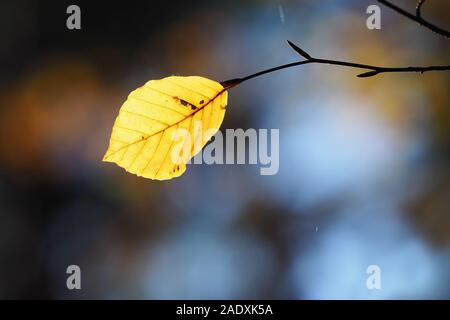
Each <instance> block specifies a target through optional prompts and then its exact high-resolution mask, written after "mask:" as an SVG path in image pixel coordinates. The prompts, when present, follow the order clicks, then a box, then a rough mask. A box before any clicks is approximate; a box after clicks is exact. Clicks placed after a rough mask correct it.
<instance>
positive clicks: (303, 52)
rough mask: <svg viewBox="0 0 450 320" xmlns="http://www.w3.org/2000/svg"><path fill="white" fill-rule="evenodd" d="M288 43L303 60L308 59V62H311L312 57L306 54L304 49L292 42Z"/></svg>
mask: <svg viewBox="0 0 450 320" xmlns="http://www.w3.org/2000/svg"><path fill="white" fill-rule="evenodd" d="M287 43H288V44H289V46H290V47H291V48H292V49H294V50H295V51H296V52H297V53H298V54H300V55H301V56H302V57H303V58H305V59H307V60H311V59H312V57H311V56H310V55H309V54H308V53H306V51H304V50H303V49H300V48H299V47H298V46H296V45H295V44H293V43H292V42H291V41H289V40H287Z"/></svg>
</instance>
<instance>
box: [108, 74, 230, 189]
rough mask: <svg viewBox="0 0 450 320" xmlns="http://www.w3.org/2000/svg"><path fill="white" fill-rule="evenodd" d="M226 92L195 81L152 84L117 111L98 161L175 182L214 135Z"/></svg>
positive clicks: (200, 79)
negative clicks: (105, 147) (105, 145)
mask: <svg viewBox="0 0 450 320" xmlns="http://www.w3.org/2000/svg"><path fill="white" fill-rule="evenodd" d="M226 105H227V91H226V89H225V88H224V87H223V86H222V85H221V84H220V83H218V82H216V81H213V80H210V79H207V78H203V77H197V76H191V77H177V76H172V77H167V78H164V79H161V80H151V81H149V82H147V83H146V84H145V85H144V86H142V87H140V88H138V89H136V90H134V91H132V92H131V93H130V94H129V96H128V98H127V100H126V101H125V103H124V104H123V105H122V107H121V108H120V111H119V115H118V116H117V118H116V121H115V123H114V126H113V129H112V134H111V138H110V142H109V147H108V150H107V151H106V154H105V156H104V157H103V161H106V162H113V163H116V164H117V165H119V166H120V167H122V168H124V169H125V170H126V171H128V172H130V173H133V174H136V175H138V176H142V177H145V178H150V179H156V180H167V179H172V178H175V177H178V176H180V175H182V174H183V173H184V171H185V170H186V163H187V162H188V161H189V160H190V159H191V158H192V157H193V156H194V155H195V154H196V153H198V152H199V151H200V150H201V149H202V148H203V146H204V145H205V144H206V143H207V142H208V141H209V140H210V139H211V137H212V136H213V135H214V134H215V133H216V132H217V130H219V128H220V125H221V124H222V121H223V118H224V116H225V107H226Z"/></svg>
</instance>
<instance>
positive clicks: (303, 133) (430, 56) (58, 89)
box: [0, 0, 450, 299]
mask: <svg viewBox="0 0 450 320" xmlns="http://www.w3.org/2000/svg"><path fill="white" fill-rule="evenodd" d="M394 2H395V3H396V4H398V5H400V6H402V7H403V8H405V9H407V10H409V11H411V12H413V11H414V8H415V1H412V0H408V1H406V0H405V1H401V0H398V1H394ZM70 4H77V5H79V6H80V8H81V27H82V29H81V30H78V31H77V30H68V29H67V28H66V19H67V17H68V14H66V8H67V7H68V6H69V5H70ZM371 4H376V1H374V0H363V1H361V0H339V1H336V0H320V1H307V0H303V1H302V0H292V1H288V0H271V1H269V0H252V1H251V0H249V1H214V0H207V1H195V2H194V1H192V2H191V3H190V2H188V1H131V0H129V1H116V2H111V1H81V0H76V1H70V2H69V1H58V2H55V1H31V0H29V1H25V0H18V1H12V0H11V1H6V0H4V1H1V3H0V26H1V28H0V39H1V43H2V44H1V46H0V104H1V107H0V147H1V149H0V150H1V151H0V298H7V299H11V298H56V299H77V298H87V299H94V298H97V299H128V298H133V299H134V298H136V299H176V298H179V299H198V298H201V299H215V298H220V299H241V298H242V299H396V298H400V299H422V298H423V299H432V298H438V299H442V298H445V299H449V298H450V210H449V207H450V179H449V169H450V168H449V155H450V148H449V147H450V143H449V142H450V130H449V129H450V106H449V101H450V97H449V95H450V91H449V84H450V81H449V80H450V73H448V72H442V73H425V74H423V75H420V74H384V75H379V76H377V77H373V78H367V79H359V78H356V74H358V72H360V70H356V69H344V68H340V67H335V66H323V65H307V66H302V67H299V68H292V69H288V70H284V71H281V72H278V73H272V74H270V75H267V76H264V77H261V78H258V79H255V80H252V81H249V82H246V83H245V84H243V85H241V86H239V87H237V88H235V89H233V90H231V91H230V94H229V105H228V107H227V114H226V117H225V121H224V123H223V125H222V129H226V128H231V129H236V128H243V129H247V128H257V129H258V128H268V129H270V128H278V129H279V130H280V168H279V173H278V174H277V175H274V176H260V175H259V166H255V165H210V166H208V165H191V166H188V169H187V171H186V173H185V174H184V175H183V176H181V177H180V178H177V179H174V180H171V181H164V182H159V181H152V180H147V179H143V178H139V177H137V176H134V175H131V174H127V173H126V172H125V171H124V170H123V169H121V168H120V167H118V166H116V165H114V164H111V163H104V162H102V161H101V159H102V157H103V155H104V153H105V151H106V149H107V146H108V142H109V136H110V133H111V128H112V125H113V122H114V119H115V117H116V116H117V114H118V110H119V108H120V106H121V105H122V103H123V102H124V100H125V99H126V96H127V95H128V93H129V92H130V91H132V90H133V89H135V88H137V87H139V86H141V85H142V84H143V83H145V82H146V81H148V80H150V79H158V78H163V77H166V76H169V75H201V76H205V77H208V78H211V79H215V80H217V81H223V80H227V79H230V78H235V77H239V76H244V75H247V74H249V73H253V72H256V71H259V70H262V69H265V68H269V67H273V66H276V65H279V64H284V63H289V62H294V61H297V60H299V56H298V55H297V54H296V53H295V52H293V51H292V50H291V49H290V48H289V47H288V46H287V45H286V42H285V41H286V40H287V39H290V40H291V41H293V42H294V43H297V44H298V45H299V46H301V47H302V48H303V49H305V50H306V51H308V52H309V53H310V54H311V55H313V56H316V57H321V58H329V59H339V60H348V61H354V62H361V63H367V64H374V65H382V66H410V65H429V64H448V63H449V60H448V57H449V56H450V55H449V53H450V46H449V42H448V40H446V39H445V38H442V37H440V36H438V35H436V34H433V33H432V32H430V31H428V30H427V29H424V28H422V27H420V26H418V25H416V24H415V23H414V22H412V21H409V20H407V19H405V18H404V17H402V16H399V15H398V14H396V13H394V12H393V11H392V10H389V9H387V8H385V7H381V30H368V29H367V28H366V19H367V17H368V14H366V9H367V7H368V6H369V5H371ZM449 12H450V3H449V1H446V0H434V1H429V2H428V3H426V5H425V6H424V9H423V16H424V17H426V18H427V19H429V20H431V21H433V22H434V23H436V24H437V25H439V26H441V27H444V28H446V29H450V22H449V17H450V15H449V14H450V13H449ZM71 264H76V265H79V266H80V267H81V272H82V278H81V286H82V289H81V290H72V291H71V290H68V289H67V288H66V279H67V277H68V275H67V274H66V268H67V266H68V265H71ZM374 264H375V265H378V266H379V267H380V269H381V287H382V288H381V290H369V289H368V288H367V287H366V279H367V277H368V276H369V275H368V274H367V273H366V269H367V267H368V266H369V265H374Z"/></svg>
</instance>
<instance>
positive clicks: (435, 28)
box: [378, 0, 450, 38]
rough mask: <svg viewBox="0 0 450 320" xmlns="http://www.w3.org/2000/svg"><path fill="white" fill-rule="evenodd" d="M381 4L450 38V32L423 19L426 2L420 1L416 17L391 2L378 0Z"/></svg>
mask: <svg viewBox="0 0 450 320" xmlns="http://www.w3.org/2000/svg"><path fill="white" fill-rule="evenodd" d="M378 2H379V3H381V4H384V5H385V6H386V7H388V8H391V9H392V10H394V11H396V12H397V13H400V14H401V15H403V16H405V17H407V18H409V19H411V20H413V21H416V22H417V23H419V24H420V25H421V26H424V27H425V28H428V29H429V30H431V31H433V32H435V33H437V34H440V35H441V36H444V37H446V38H450V32H449V31H447V30H445V29H442V28H439V27H438V26H436V25H434V24H432V23H430V22H428V21H427V20H425V19H423V18H422V15H421V8H422V5H423V4H424V2H425V0H421V1H419V3H418V4H417V8H416V15H414V14H412V13H409V12H408V11H405V10H403V9H402V8H400V7H398V6H396V5H395V4H393V3H391V2H390V1H387V0H378Z"/></svg>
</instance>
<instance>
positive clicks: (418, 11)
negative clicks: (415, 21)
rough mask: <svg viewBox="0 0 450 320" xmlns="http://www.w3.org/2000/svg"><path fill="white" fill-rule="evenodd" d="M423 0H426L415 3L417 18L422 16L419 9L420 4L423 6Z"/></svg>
mask: <svg viewBox="0 0 450 320" xmlns="http://www.w3.org/2000/svg"><path fill="white" fill-rule="evenodd" d="M425 1H426V0H420V1H419V2H418V3H417V6H416V17H417V18H419V19H421V18H422V12H421V10H422V6H423V4H424V3H425Z"/></svg>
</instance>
